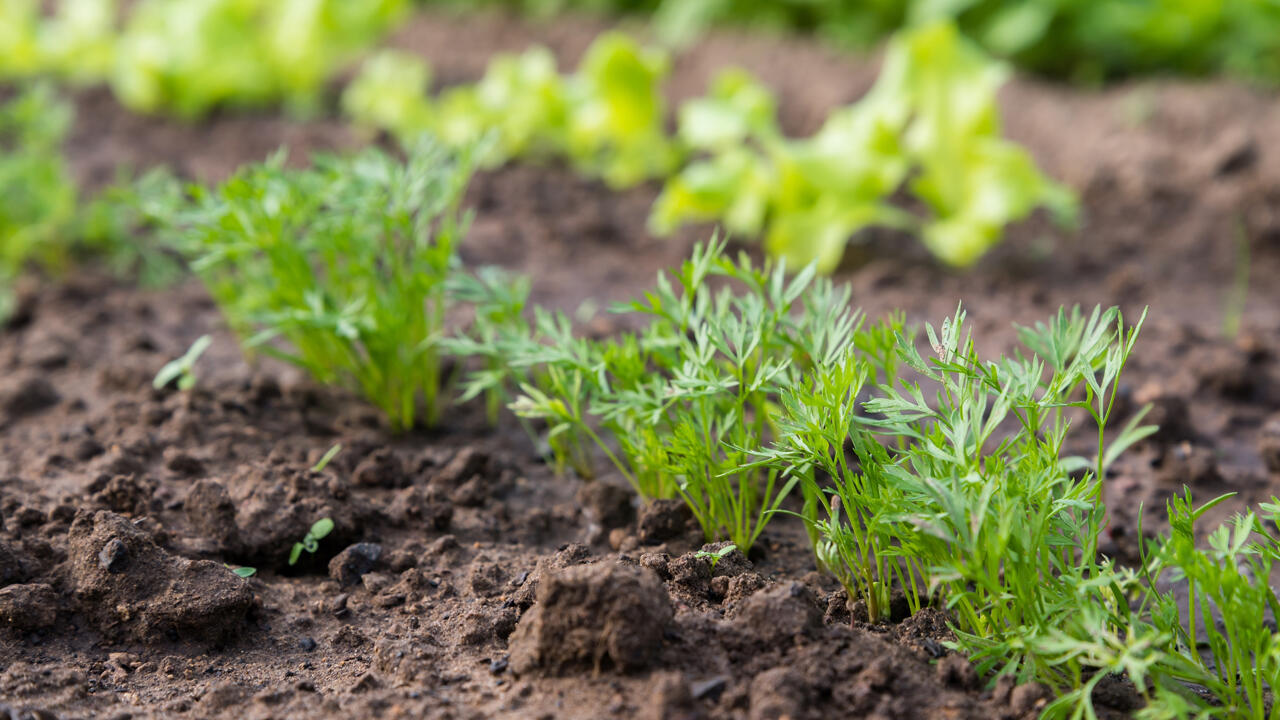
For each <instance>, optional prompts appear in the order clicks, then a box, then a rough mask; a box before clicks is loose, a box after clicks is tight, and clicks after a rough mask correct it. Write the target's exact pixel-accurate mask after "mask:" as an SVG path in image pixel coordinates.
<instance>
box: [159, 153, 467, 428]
mask: <svg viewBox="0 0 1280 720" xmlns="http://www.w3.org/2000/svg"><path fill="white" fill-rule="evenodd" d="M470 171H471V167H470V161H469V158H468V155H467V154H466V153H462V154H459V155H451V154H450V153H448V152H446V151H444V150H442V148H441V147H440V146H439V145H438V144H436V143H434V142H432V141H430V140H427V139H424V140H422V141H421V142H420V143H418V144H417V145H415V146H414V147H413V148H412V150H411V151H410V152H409V156H408V159H407V160H406V161H405V162H403V163H402V162H399V161H397V160H395V159H393V158H391V157H389V156H387V155H386V154H384V153H382V152H380V151H377V150H373V149H370V150H367V151H365V152H362V153H360V154H358V155H355V156H353V157H350V158H340V157H331V156H321V157H317V158H315V164H314V167H312V168H310V169H305V170H290V169H286V168H285V167H284V156H283V155H282V154H278V155H276V156H275V157H273V158H271V159H270V160H269V161H267V162H266V163H264V164H261V165H256V166H252V167H248V168H245V169H242V170H241V171H240V172H238V173H237V174H236V175H235V176H234V177H232V178H231V179H230V180H228V181H227V182H226V183H224V184H223V185H221V186H220V187H218V188H216V189H214V190H206V189H202V188H194V189H193V191H192V193H193V200H192V202H191V203H190V205H189V206H187V207H184V208H182V209H180V210H179V211H177V212H176V213H175V214H174V215H173V216H172V217H171V218H170V223H171V224H172V225H173V226H174V228H175V229H176V231H177V235H178V238H179V240H178V242H179V245H180V247H181V248H182V250H183V251H184V253H185V254H186V255H187V257H188V258H189V259H190V262H191V266H192V268H193V269H194V270H195V271H196V272H197V273H198V274H199V276H200V277H201V279H202V280H203V281H204V283H205V285H206V286H207V287H208V289H209V292H210V293H211V294H212V295H213V298H214V300H215V301H216V302H217V303H218V305H219V306H220V307H221V309H222V311H223V313H224V314H225V315H226V317H227V320H228V322H229V324H230V325H231V327H232V328H233V329H234V330H235V331H237V332H238V333H239V334H240V335H241V337H242V338H244V341H245V343H246V345H247V346H248V347H250V348H253V349H257V350H260V351H262V352H264V353H267V354H269V355H273V356H276V357H279V358H282V359H284V360H287V361H289V362H292V363H294V364H296V365H298V366H300V367H302V368H304V369H306V370H307V371H308V372H310V373H311V374H312V375H313V376H314V377H315V378H316V379H317V380H319V381H321V382H326V383H342V384H347V385H350V386H352V387H354V388H355V389H357V390H359V391H360V392H361V393H363V394H364V395H365V397H366V398H368V399H369V401H370V402H372V403H373V404H374V405H376V406H377V407H378V408H379V409H380V410H382V412H383V413H384V414H385V415H386V418H387V420H388V422H389V424H390V425H391V427H392V428H393V429H394V430H397V431H401V430H406V429H409V428H411V427H413V426H415V425H417V424H419V423H422V424H426V425H431V424H433V423H435V422H436V421H437V420H438V419H439V415H440V410H441V402H442V401H441V398H440V390H441V381H442V378H441V369H440V359H439V351H438V348H437V344H438V342H439V340H440V338H441V335H442V333H443V330H444V328H443V325H444V316H445V311H446V305H447V303H448V301H449V298H448V293H447V290H446V285H447V282H448V279H449V276H450V274H451V273H452V272H454V270H455V269H456V267H457V265H458V260H457V257H456V249H457V244H458V242H459V241H460V240H461V238H462V236H463V233H464V230H465V225H466V223H465V221H464V220H462V219H460V218H459V216H458V210H457V207H458V203H459V200H460V198H461V196H462V192H463V189H464V188H465V186H466V183H467V180H468V178H469V176H470Z"/></svg>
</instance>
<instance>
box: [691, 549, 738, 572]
mask: <svg viewBox="0 0 1280 720" xmlns="http://www.w3.org/2000/svg"><path fill="white" fill-rule="evenodd" d="M737 549H738V546H737V545H734V544H733V543H729V544H728V545H725V546H724V547H722V548H720V549H719V550H716V551H714V552H712V551H711V550H699V551H698V552H696V553H694V554H693V556H694V557H696V558H702V559H703V560H706V561H707V562H709V563H711V571H712V572H715V570H716V565H719V564H720V561H721V560H723V559H724V558H725V556H726V555H728V554H729V553H731V552H733V551H734V550H737Z"/></svg>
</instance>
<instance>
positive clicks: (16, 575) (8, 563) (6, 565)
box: [0, 540, 25, 587]
mask: <svg viewBox="0 0 1280 720" xmlns="http://www.w3.org/2000/svg"><path fill="white" fill-rule="evenodd" d="M24 575H25V573H24V572H23V569H22V560H21V559H20V558H19V557H18V553H16V552H14V550H13V548H12V547H10V546H9V544H8V543H6V542H4V541H3V540H0V587H4V586H5V585H9V584H10V583H16V582H20V581H21V580H22V578H23V577H24Z"/></svg>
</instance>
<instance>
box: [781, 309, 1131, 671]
mask: <svg viewBox="0 0 1280 720" xmlns="http://www.w3.org/2000/svg"><path fill="white" fill-rule="evenodd" d="M964 320H965V316H964V313H963V312H962V311H961V312H958V313H957V315H956V316H955V317H954V318H952V319H950V320H948V321H947V322H946V323H944V324H943V326H942V329H941V331H940V332H937V331H935V330H934V329H933V328H932V327H931V326H930V327H928V338H929V342H930V345H931V346H932V347H933V350H934V352H935V355H936V357H934V358H933V359H932V360H930V361H925V359H924V358H923V357H922V356H921V355H920V353H919V352H918V350H917V349H916V346H915V343H914V342H913V341H912V340H910V339H909V338H908V337H907V336H906V335H905V334H901V333H900V334H899V335H898V337H897V338H896V342H895V352H896V354H897V357H898V360H899V361H900V362H902V363H904V364H906V365H907V366H909V367H910V368H912V369H913V370H914V371H915V372H916V373H918V374H919V375H920V376H921V377H922V378H923V380H924V382H926V383H928V384H929V385H931V386H933V387H935V388H936V392H935V393H934V394H933V397H932V400H930V399H928V397H927V396H926V391H925V386H923V385H921V384H920V382H916V381H907V380H905V379H902V378H898V379H896V381H891V382H888V383H883V384H881V385H880V386H879V390H878V396H877V397H874V398H872V399H869V400H867V401H865V402H859V400H858V395H859V393H860V392H861V391H862V388H863V387H864V386H865V385H866V382H867V378H868V376H869V375H870V374H871V372H872V369H871V368H869V367H868V366H867V365H866V363H865V361H863V360H861V359H859V358H857V357H854V356H852V355H851V354H850V355H848V356H846V357H844V358H842V360H841V362H837V363H833V364H830V365H826V366H819V367H818V368H817V369H815V370H814V371H813V372H812V373H810V376H809V377H808V378H807V379H806V380H805V381H804V382H802V383H798V384H797V385H796V387H795V388H793V389H792V390H791V391H790V392H788V393H785V394H784V396H783V397H784V400H783V408H784V412H783V413H782V416H781V417H780V419H779V421H778V424H779V426H780V428H781V430H780V433H779V439H778V441H777V442H776V443H775V444H774V446H773V447H772V448H771V449H768V450H764V451H761V453H760V455H761V456H762V457H763V459H764V461H765V462H767V463H771V464H772V465H773V466H774V467H775V468H778V469H779V470H780V471H782V472H784V473H787V474H790V475H793V476H796V477H799V478H800V479H801V482H802V484H803V485H804V486H805V487H807V488H810V493H811V494H812V495H814V496H816V497H818V498H819V501H818V502H819V505H820V510H821V512H820V513H817V514H809V513H806V515H807V516H808V517H807V520H808V522H809V523H810V525H811V528H812V529H813V530H814V531H815V534H816V535H817V538H818V542H817V547H818V556H819V559H820V560H821V561H822V564H823V565H824V566H825V567H826V568H827V569H828V570H830V571H831V572H833V573H834V574H835V576H836V577H837V578H839V579H840V580H841V582H842V583H844V584H845V586H846V588H847V589H848V591H849V594H850V596H851V597H857V598H861V599H863V600H865V602H866V604H867V607H868V610H869V613H870V614H871V616H872V618H874V619H879V618H883V617H886V616H887V613H888V602H887V601H888V597H889V592H890V590H891V588H892V587H893V586H894V585H897V586H899V587H901V588H903V589H904V590H905V591H906V592H907V596H908V600H909V602H910V603H912V606H913V610H915V609H918V608H919V605H920V603H921V602H922V598H921V595H926V596H928V595H932V596H936V597H937V599H938V600H939V601H941V602H943V603H945V605H946V606H947V607H948V608H949V609H950V610H951V612H952V614H953V616H954V618H955V630H956V634H957V637H958V640H959V644H960V646H961V647H962V648H964V649H965V650H966V651H968V652H969V653H971V657H972V659H973V660H974V661H975V662H976V663H977V664H978V667H979V669H980V670H981V671H983V672H987V671H993V670H995V671H1002V672H1013V673H1016V674H1018V675H1019V676H1020V677H1024V678H1027V679H1030V678H1035V679H1038V680H1041V681H1044V682H1049V683H1051V684H1052V685H1054V686H1055V687H1057V688H1059V689H1062V688H1070V687H1072V686H1073V684H1072V682H1071V677H1072V674H1073V673H1075V672H1077V671H1078V669H1079V668H1078V667H1075V666H1069V667H1066V668H1060V667H1057V665H1056V663H1055V659H1054V658H1053V657H1050V656H1047V655H1042V654H1040V653H1038V652H1037V651H1036V650H1035V648H1034V646H1033V645H1031V644H1030V643H1028V638H1029V637H1034V636H1036V635H1038V634H1043V633H1044V632H1047V631H1048V629H1050V628H1056V627H1059V626H1060V625H1062V624H1063V623H1064V621H1065V618H1066V617H1067V616H1069V615H1070V614H1071V613H1073V612H1074V610H1075V608H1076V607H1077V606H1078V603H1079V598H1078V597H1077V596H1078V594H1079V593H1080V592H1082V590H1081V588H1094V591H1096V592H1098V593H1100V594H1104V595H1105V594H1106V593H1108V592H1110V588H1095V587H1094V586H1095V585H1096V583H1095V580H1096V578H1098V577H1101V576H1104V575H1106V576H1108V577H1109V576H1110V575H1109V574H1108V573H1107V572H1106V569H1107V567H1108V566H1107V565H1106V563H1105V562H1100V561H1099V560H1097V535H1098V532H1099V531H1100V530H1101V528H1102V527H1103V526H1104V523H1105V506H1104V505H1103V504H1102V502H1101V500H1102V497H1101V483H1100V481H1099V480H1098V477H1099V475H1098V473H1099V468H1102V469H1105V467H1106V465H1107V464H1108V463H1109V462H1110V460H1112V459H1114V457H1115V455H1116V454H1117V453H1118V452H1120V451H1121V450H1123V449H1124V448H1125V447H1127V446H1129V445H1131V444H1132V443H1134V442H1136V441H1137V440H1139V439H1141V438H1142V437H1143V436H1144V435H1145V434H1146V433H1148V432H1149V431H1150V429H1149V428H1144V427H1141V426H1139V425H1138V424H1137V422H1136V421H1134V422H1130V423H1129V424H1128V425H1127V426H1126V427H1125V428H1124V429H1123V431H1122V432H1121V433H1120V436H1119V437H1117V438H1116V439H1115V440H1113V441H1112V442H1111V443H1110V444H1107V443H1106V437H1105V435H1104V433H1103V432H1102V430H1103V429H1105V428H1106V427H1107V426H1108V421H1109V420H1110V416H1111V411H1112V405H1113V403H1114V398H1115V392H1116V380H1117V378H1118V376H1119V373H1120V371H1121V370H1122V369H1123V366H1124V364H1125V361H1126V359H1127V358H1128V355H1129V353H1130V351H1131V350H1132V347H1133V343H1134V341H1135V339H1136V336H1137V329H1138V328H1134V329H1132V330H1128V329H1126V328H1125V327H1124V325H1123V321H1122V319H1121V317H1120V315H1119V313H1118V312H1117V311H1115V310H1114V309H1113V310H1109V311H1106V312H1101V311H1098V310H1095V311H1094V312H1093V313H1092V314H1090V315H1087V316H1086V315H1083V314H1081V313H1079V312H1078V311H1073V312H1072V313H1070V314H1068V313H1066V312H1062V313H1060V314H1059V315H1058V316H1057V317H1056V318H1055V319H1054V320H1053V321H1052V322H1051V323H1049V324H1048V325H1041V326H1037V327H1036V328H1033V329H1032V328H1024V329H1022V331H1021V336H1022V340H1023V343H1024V344H1025V345H1026V346H1027V347H1028V348H1029V349H1031V350H1032V351H1033V352H1032V353H1030V354H1028V355H1024V354H1022V353H1019V354H1017V355H1015V356H1014V357H1012V358H1002V359H1001V360H999V361H997V362H983V361H982V360H981V358H979V356H978V354H977V352H976V350H975V349H974V345H973V342H972V339H971V338H970V337H969V336H968V335H967V334H964V332H963V326H964ZM1140 325H1141V323H1139V327H1140ZM1072 409H1075V411H1076V412H1077V413H1080V414H1084V415H1086V416H1089V417H1092V418H1094V420H1095V422H1096V423H1097V425H1098V427H1099V432H1098V435H1097V451H1096V453H1094V454H1093V457H1091V458H1089V459H1083V458H1077V459H1072V458H1065V457H1064V456H1063V453H1064V450H1065V447H1066V441H1067V438H1068V432H1069V429H1070V427H1071V417H1072V414H1071V411H1072ZM846 448H848V450H849V451H850V452H849V453H847V452H846ZM850 453H851V455H850ZM1081 470H1083V472H1073V471H1081ZM825 478H829V480H826V481H824V479H825ZM1103 606H1105V603H1103ZM1119 621H1120V618H1119V617H1118V614H1117V616H1114V617H1111V618H1110V622H1113V623H1118V622H1119Z"/></svg>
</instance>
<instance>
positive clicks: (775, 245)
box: [343, 22, 1075, 272]
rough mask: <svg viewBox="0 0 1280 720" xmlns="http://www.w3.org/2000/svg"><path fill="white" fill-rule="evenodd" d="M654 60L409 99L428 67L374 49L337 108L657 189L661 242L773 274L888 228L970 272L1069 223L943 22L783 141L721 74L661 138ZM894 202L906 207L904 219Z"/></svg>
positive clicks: (750, 86)
mask: <svg viewBox="0 0 1280 720" xmlns="http://www.w3.org/2000/svg"><path fill="white" fill-rule="evenodd" d="M667 64H668V60H667V57H666V55H665V53H662V52H660V51H655V50H653V49H649V48H643V47H641V46H639V45H638V44H637V43H636V42H635V41H634V40H631V39H630V38H628V37H626V36H624V35H620V34H618V33H607V34H605V35H602V36H601V37H600V38H599V39H598V40H597V41H596V42H595V43H594V44H593V45H592V46H591V47H590V48H589V49H588V50H587V53H586V56H585V58H584V59H583V61H582V65H581V66H580V67H579V69H578V71H577V72H576V73H575V74H572V75H561V74H559V72H558V71H557V68H556V62H555V59H554V57H552V55H551V53H550V52H549V51H548V50H546V49H544V48H533V49H531V50H529V51H527V52H525V53H524V54H522V55H503V56H499V57H496V58H494V60H493V61H492V62H491V63H490V65H489V69H488V71H487V72H486V73H485V76H484V77H483V78H482V79H481V80H480V82H478V83H476V84H474V85H460V86H456V87H453V88H450V89H448V90H446V91H445V92H444V93H442V94H441V95H440V96H438V97H435V98H432V97H430V96H429V95H427V86H428V84H429V80H430V75H431V72H430V68H429V67H428V66H427V65H426V63H425V61H423V60H422V59H421V58H418V57H416V56H412V55H409V54H406V53H401V52H395V51H387V52H385V53H382V54H380V55H376V56H374V57H373V58H371V59H370V60H369V62H367V63H366V65H365V67H364V69H363V70H362V72H361V73H360V74H359V75H358V76H357V77H356V79H355V80H354V81H353V82H352V83H351V84H350V85H349V86H348V89H347V92H346V94H345V95H344V97H343V106H344V108H345V110H346V111H347V113H348V114H349V115H351V117H353V118H354V119H355V120H356V122H358V123H360V124H362V125H366V126H369V127H373V128H379V129H384V130H389V131H391V132H392V133H393V134H395V135H396V136H398V137H399V138H401V139H402V140H411V139H413V138H414V137H416V136H417V135H418V134H419V133H421V132H423V131H431V132H433V133H435V134H437V135H438V136H440V137H442V138H443V139H444V140H445V141H446V143H447V144H449V145H452V146H457V147H464V146H467V145H469V144H472V143H474V142H476V141H477V140H478V139H479V138H481V137H485V136H488V137H491V138H492V139H493V142H492V144H491V145H489V148H490V149H489V152H488V153H487V155H486V157H485V161H486V162H487V163H489V164H499V163H502V162H505V161H507V160H509V159H511V158H515V157H533V158H564V159H566V160H568V161H569V162H570V163H571V164H572V165H574V166H575V167H576V168H577V169H579V170H580V171H582V172H584V173H585V174H587V175H589V176H592V177H600V178H603V179H604V180H605V181H606V182H607V183H609V185H611V186H613V187H628V186H633V185H635V184H637V183H639V182H642V181H644V180H646V179H650V178H657V179H662V180H665V181H666V186H665V189H664V191H663V193H662V195H661V196H660V197H659V198H658V201H657V203H656V204H655V206H654V209H653V213H652V215H651V218H650V227H651V229H652V230H653V231H654V232H656V233H658V234H666V233H668V232H671V231H672V230H674V229H675V228H676V227H678V226H680V225H682V224H684V223H687V222H695V221H710V222H716V223H720V224H722V225H724V226H725V228H727V229H728V230H729V231H730V232H733V233H735V234H737V235H740V236H743V237H763V238H764V241H765V247H766V249H767V250H768V251H769V252H770V253H771V254H773V255H775V256H778V257H785V258H787V260H788V261H789V262H790V263H791V267H804V266H805V265H807V264H809V263H810V262H815V261H816V263H817V266H818V269H819V271H822V272H830V271H831V270H833V269H834V268H835V267H836V265H837V264H838V263H839V261H840V258H841V256H842V255H843V254H844V248H845V245H846V244H847V242H848V240H849V237H850V236H851V235H854V234H855V233H857V232H858V231H860V230H862V229H864V228H867V227H869V226H873V225H876V226H888V227H894V228H898V229H901V230H905V231H907V232H910V233H912V234H914V235H916V236H918V237H920V238H921V239H922V240H923V242H924V243H925V245H926V246H927V247H928V248H929V250H930V251H931V252H932V253H933V254H934V255H935V256H936V257H938V258H939V259H940V260H942V261H943V262H945V263H947V264H950V265H956V266H963V265H969V264H972V263H973V262H974V261H976V260H977V259H978V258H979V257H980V256H982V255H983V254H984V253H985V252H986V251H987V250H988V249H990V248H991V247H992V246H994V245H995V244H996V243H998V242H999V241H1000V238H1001V236H1002V234H1003V230H1004V227H1005V226H1006V225H1007V224H1009V223H1011V222H1014V221H1016V220H1019V219H1022V218H1023V217H1025V216H1027V215H1028V214H1030V213H1031V212H1032V211H1033V210H1034V209H1036V208H1037V207H1046V208H1049V209H1050V210H1052V211H1054V212H1055V214H1057V215H1058V217H1060V218H1062V219H1066V220H1069V219H1071V218H1072V217H1073V216H1074V210H1075V207H1074V203H1075V201H1074V198H1073V197H1072V195H1071V193H1070V192H1069V191H1068V190H1066V189H1065V188H1062V187H1060V186H1058V185H1057V184H1055V183H1053V182H1052V181H1051V180H1050V179H1048V178H1047V177H1045V176H1044V175H1043V174H1041V173H1040V171H1039V170H1038V169H1037V168H1036V165H1035V162H1034V161H1033V160H1032V158H1031V156H1030V155H1029V154H1028V153H1027V152H1026V150H1024V149H1023V148H1021V147H1020V146H1018V145H1016V144H1015V143H1012V142H1009V141H1007V140H1005V139H1004V138H1003V137H1001V128H1000V120H999V113H998V105H997V103H996V91H997V90H998V89H999V88H1000V86H1001V85H1002V84H1003V83H1004V81H1005V78H1006V76H1007V71H1006V69H1005V67H1004V66H1003V65H1002V64H1000V63H998V62H994V61H992V60H991V59H990V58H989V57H987V55H986V54H985V53H983V52H982V51H981V50H980V49H979V48H977V47H976V46H975V45H974V44H973V43H971V42H968V41H967V40H965V39H964V38H963V37H962V36H961V35H960V34H959V32H957V31H956V29H955V27H954V25H952V24H950V23H947V22H939V23H934V24H931V25H928V26H922V27H920V28H916V29H913V30H911V31H909V32H902V33H900V34H898V35H897V36H895V38H894V40H893V41H892V42H891V43H890V47H889V51H888V54H887V57H886V61H885V65H884V70H883V72H882V73H881V77H880V79H879V81H878V82H877V84H876V86H875V88H874V89H873V90H872V91H871V92H870V93H868V95H867V96H866V97H865V98H863V99H862V100H860V101H858V102H857V103H854V104H853V105H849V106H847V107H843V108H839V109H837V110H836V111H835V112H833V113H832V114H831V116H830V117H829V118H828V119H827V122H826V123H825V124H824V126H823V127H822V129H821V130H819V131H818V133H816V134H815V135H813V136H811V137H808V138H799V139H792V138H787V137H785V136H784V135H783V134H782V131H781V129H780V128H779V127H778V121H777V107H776V100H775V98H774V95H773V93H772V92H771V91H770V90H769V89H768V88H766V87H764V86H762V85H760V84H759V83H758V82H756V81H755V80H754V79H753V78H752V77H751V76H749V75H747V74H746V73H745V72H743V71H741V70H728V71H726V72H724V73H723V74H722V75H720V76H719V78H717V79H716V81H715V82H714V83H713V86H712V88H711V90H710V93H709V94H708V95H706V96H703V97H698V98H694V99H692V100H689V101H687V102H685V103H684V104H683V105H682V106H681V107H680V109H679V113H678V116H679V125H678V127H679V130H678V133H677V134H676V135H675V136H674V137H672V136H668V135H667V133H666V132H665V128H664V124H663V122H664V102H663V88H662V86H661V82H662V80H663V79H664V77H665V73H666V68H667ZM900 190H906V191H908V192H910V193H911V194H912V195H913V196H914V198H915V199H916V200H919V201H920V205H921V206H922V208H923V209H922V211H921V212H906V211H904V210H903V209H901V208H899V207H898V206H896V205H895V204H894V203H892V202H891V200H892V199H893V198H894V196H895V194H897V193H898V192H899V191H900Z"/></svg>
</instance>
